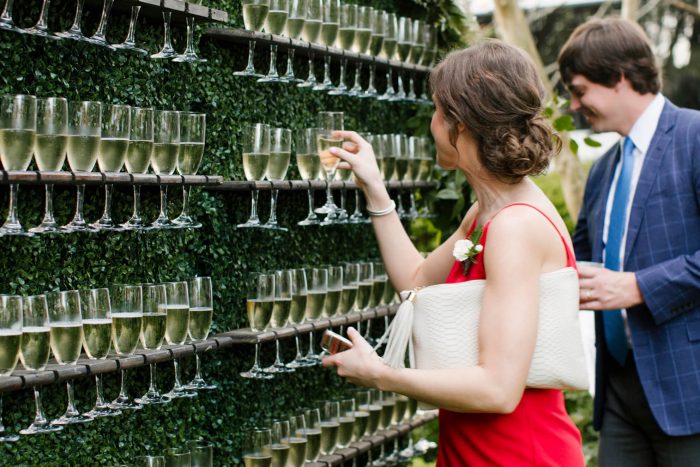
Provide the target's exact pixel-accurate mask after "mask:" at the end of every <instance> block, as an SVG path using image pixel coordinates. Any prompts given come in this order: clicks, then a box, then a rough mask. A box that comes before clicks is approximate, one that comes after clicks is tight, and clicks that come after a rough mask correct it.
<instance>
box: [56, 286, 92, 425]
mask: <svg viewBox="0 0 700 467" xmlns="http://www.w3.org/2000/svg"><path fill="white" fill-rule="evenodd" d="M46 300H47V302H48V306H49V334H50V343H51V351H52V352H53V356H54V357H56V361H57V362H58V364H59V365H75V364H76V362H77V361H78V358H80V348H81V347H82V336H83V326H82V317H81V309H80V293H79V292H78V291H77V290H65V291H62V292H50V293H48V294H47V295H46ZM66 389H67V393H68V406H67V408H66V412H65V413H64V414H63V416H61V417H60V418H58V419H56V420H54V421H52V422H51V424H52V425H69V424H72V423H85V422H89V421H92V417H90V416H88V415H85V414H81V413H80V412H78V410H77V409H76V408H75V403H74V402H73V397H74V396H73V381H72V380H71V379H67V380H66Z"/></svg>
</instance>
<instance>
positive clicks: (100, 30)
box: [93, 0, 114, 39]
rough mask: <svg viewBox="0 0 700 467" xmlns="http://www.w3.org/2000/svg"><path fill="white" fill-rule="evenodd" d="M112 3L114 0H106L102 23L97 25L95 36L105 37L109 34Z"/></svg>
mask: <svg viewBox="0 0 700 467" xmlns="http://www.w3.org/2000/svg"><path fill="white" fill-rule="evenodd" d="M112 4H114V0H105V2H104V4H103V6H102V17H101V18H100V24H99V26H97V32H95V35H94V36H93V37H97V38H100V39H104V38H105V35H106V34H107V23H108V22H109V14H110V12H111V11H112Z"/></svg>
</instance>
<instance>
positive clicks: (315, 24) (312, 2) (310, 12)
mask: <svg viewBox="0 0 700 467" xmlns="http://www.w3.org/2000/svg"><path fill="white" fill-rule="evenodd" d="M321 2H322V0H306V21H305V22H304V28H303V29H302V31H301V37H302V38H303V39H304V40H305V41H306V42H308V43H309V45H311V44H314V43H316V41H318V36H319V35H320V34H321V23H322V20H323V10H322V7H321ZM315 57H316V54H315V52H314V50H313V48H311V47H309V73H308V75H306V80H305V81H303V82H301V83H299V84H297V87H300V88H313V87H314V86H315V85H316V83H317V81H316V73H314V58H315Z"/></svg>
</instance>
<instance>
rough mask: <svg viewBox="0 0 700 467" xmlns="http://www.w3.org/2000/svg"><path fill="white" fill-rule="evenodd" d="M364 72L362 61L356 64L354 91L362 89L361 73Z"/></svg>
mask: <svg viewBox="0 0 700 467" xmlns="http://www.w3.org/2000/svg"><path fill="white" fill-rule="evenodd" d="M361 74H362V63H358V64H357V65H356V66H355V83H354V84H353V86H352V89H353V91H356V92H359V91H361V90H362V87H361V86H360V75H361Z"/></svg>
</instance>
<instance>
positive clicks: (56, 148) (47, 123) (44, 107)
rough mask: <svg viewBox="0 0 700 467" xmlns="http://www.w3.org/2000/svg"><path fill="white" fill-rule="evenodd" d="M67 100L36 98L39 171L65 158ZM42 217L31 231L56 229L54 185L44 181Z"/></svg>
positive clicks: (58, 164)
mask: <svg viewBox="0 0 700 467" xmlns="http://www.w3.org/2000/svg"><path fill="white" fill-rule="evenodd" d="M67 134H68V101H67V100H66V99H64V98H62V97H47V98H43V99H37V100H36V138H35V140H34V160H35V161H36V165H37V167H38V169H39V171H41V172H44V171H58V170H61V169H62V168H63V162H64V161H65V160H66V145H67V144H68V136H67ZM45 190H46V207H45V209H44V219H43V220H42V221H41V224H40V225H38V226H37V227H34V228H32V229H29V231H30V232H32V233H48V232H59V231H60V230H59V228H58V224H57V223H56V219H54V216H53V185H52V184H47V185H46V187H45Z"/></svg>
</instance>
